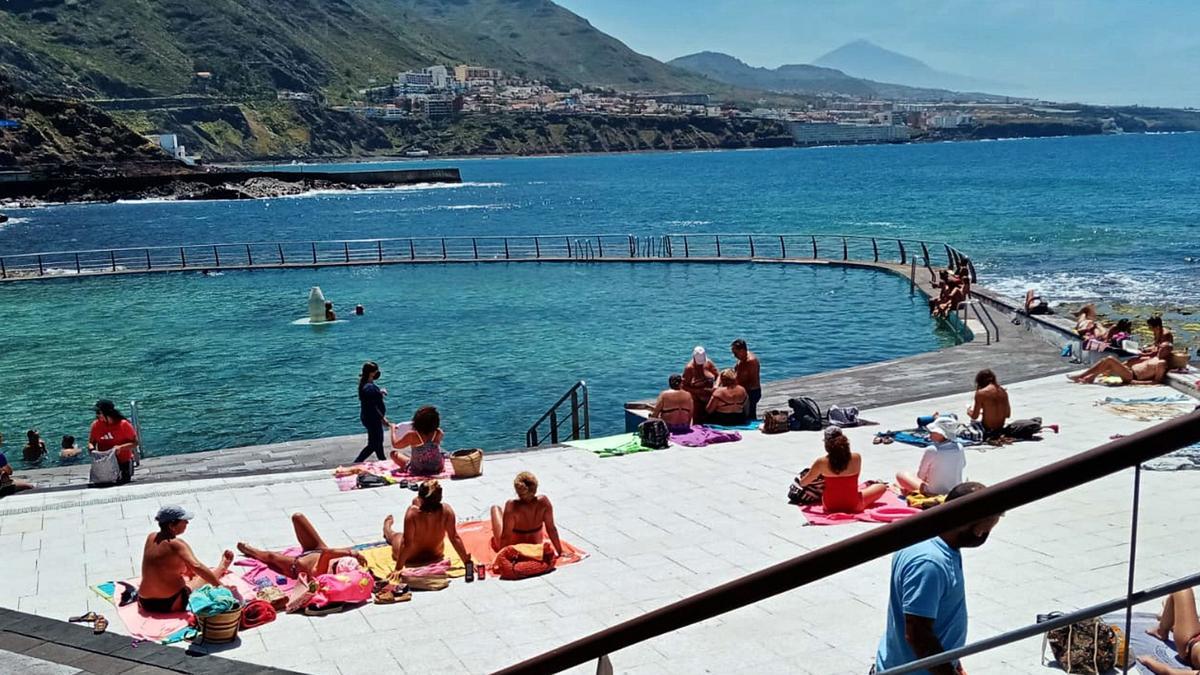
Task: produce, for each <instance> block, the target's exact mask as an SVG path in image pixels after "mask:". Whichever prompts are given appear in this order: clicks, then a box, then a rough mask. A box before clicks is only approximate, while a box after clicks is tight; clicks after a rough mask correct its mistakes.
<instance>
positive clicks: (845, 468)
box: [800, 427, 887, 513]
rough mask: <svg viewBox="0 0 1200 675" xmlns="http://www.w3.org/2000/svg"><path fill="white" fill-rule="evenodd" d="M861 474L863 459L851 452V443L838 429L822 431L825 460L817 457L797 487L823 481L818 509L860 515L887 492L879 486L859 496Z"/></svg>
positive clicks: (883, 487) (882, 486) (831, 428)
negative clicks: (822, 490) (822, 508)
mask: <svg viewBox="0 0 1200 675" xmlns="http://www.w3.org/2000/svg"><path fill="white" fill-rule="evenodd" d="M860 473H862V455H860V454H858V453H857V452H851V451H850V439H848V438H846V436H845V435H844V434H842V430H841V429H839V428H837V427H827V428H826V429H825V456H824V457H818V458H817V459H816V461H814V462H813V464H812V468H811V469H809V470H808V472H807V473H805V474H804V478H802V479H801V480H800V487H802V488H803V487H805V486H807V485H809V484H811V483H814V482H816V480H817V479H818V478H820V477H821V476H824V477H825V491H824V492H823V493H822V494H821V505H822V506H823V507H825V512H826V513H862V512H863V511H864V510H866V508H867V507H868V506H870V505H871V504H873V503H875V502H876V501H878V500H879V498H880V497H882V496H883V493H884V492H887V486H886V485H884V484H882V483H879V484H876V485H872V486H870V487H868V488H867V489H865V490H863V491H861V492H859V490H858V476H859V474H860Z"/></svg>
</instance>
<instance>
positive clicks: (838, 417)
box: [829, 405, 859, 427]
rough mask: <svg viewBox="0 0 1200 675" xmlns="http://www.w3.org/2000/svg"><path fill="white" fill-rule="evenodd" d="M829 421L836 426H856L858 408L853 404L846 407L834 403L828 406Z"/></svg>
mask: <svg viewBox="0 0 1200 675" xmlns="http://www.w3.org/2000/svg"><path fill="white" fill-rule="evenodd" d="M829 423H830V424H832V425H834V426H837V427H856V426H858V424H859V422H858V408H855V407H854V406H849V407H847V408H841V407H839V406H836V405H831V406H829Z"/></svg>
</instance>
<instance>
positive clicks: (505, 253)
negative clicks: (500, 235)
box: [504, 237, 508, 260]
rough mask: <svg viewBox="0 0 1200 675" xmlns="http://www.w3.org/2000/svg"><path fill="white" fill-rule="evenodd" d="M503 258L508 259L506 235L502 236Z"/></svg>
mask: <svg viewBox="0 0 1200 675" xmlns="http://www.w3.org/2000/svg"><path fill="white" fill-rule="evenodd" d="M504 259H505V260H508V237H505V238H504Z"/></svg>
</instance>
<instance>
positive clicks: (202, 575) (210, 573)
mask: <svg viewBox="0 0 1200 675" xmlns="http://www.w3.org/2000/svg"><path fill="white" fill-rule="evenodd" d="M154 519H155V520H156V521H158V532H154V533H151V534H150V535H149V536H147V537H146V546H145V548H144V549H143V550H142V585H141V588H139V589H138V606H139V607H141V609H142V611H144V612H147V613H150V614H169V613H172V612H182V611H184V610H186V609H187V602H188V596H189V595H191V592H192V591H193V590H195V589H197V588H199V587H200V586H202V585H204V584H212V585H213V586H220V585H221V577H223V576H225V573H226V572H227V571H229V564H230V563H232V562H233V551H225V554H224V555H223V556H221V563H220V564H219V565H217V567H216V568H215V569H209V568H208V567H207V566H206V565H205V564H204V563H202V562H200V561H199V560H197V559H196V556H195V554H194V553H192V547H191V546H188V545H187V542H185V541H184V540H182V539H180V538H179V537H180V535H182V534H183V533H184V531H185V530H187V526H188V521H190V520H191V519H192V514H191V513H188V512H187V511H185V510H184V509H183V507H181V506H164V507H162V508H161V509H159V510H158V515H156V516H154Z"/></svg>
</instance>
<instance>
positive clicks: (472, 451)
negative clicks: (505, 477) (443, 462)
mask: <svg viewBox="0 0 1200 675" xmlns="http://www.w3.org/2000/svg"><path fill="white" fill-rule="evenodd" d="M450 466H451V467H452V468H453V469H454V477H455V478H474V477H475V476H478V475H480V474H482V473H483V450H480V449H479V448H468V449H466V450H455V451H454V452H453V453H452V454H451V455H450Z"/></svg>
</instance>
